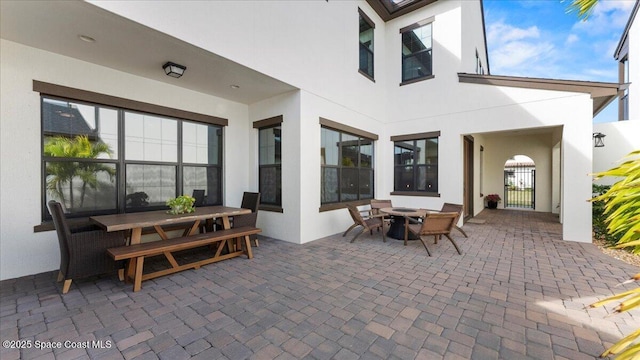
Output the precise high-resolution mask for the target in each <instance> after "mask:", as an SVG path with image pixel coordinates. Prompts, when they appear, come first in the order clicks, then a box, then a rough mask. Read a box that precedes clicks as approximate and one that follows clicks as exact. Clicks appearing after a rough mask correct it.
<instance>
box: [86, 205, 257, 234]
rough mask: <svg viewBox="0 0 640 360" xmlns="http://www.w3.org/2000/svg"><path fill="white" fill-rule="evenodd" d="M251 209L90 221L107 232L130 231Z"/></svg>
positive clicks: (118, 216) (162, 212)
mask: <svg viewBox="0 0 640 360" xmlns="http://www.w3.org/2000/svg"><path fill="white" fill-rule="evenodd" d="M250 213H251V210H250V209H243V208H235V207H229V206H201V207H197V208H196V211H194V212H192V213H190V214H176V215H172V214H168V213H167V210H157V211H146V212H137V213H128V214H112V215H100V216H92V217H90V220H91V221H93V222H94V223H96V224H98V225H100V226H102V227H103V228H104V229H105V230H106V231H119V230H129V229H133V228H144V227H150V226H156V225H160V226H162V225H171V224H179V223H184V222H188V221H196V220H206V219H214V218H221V217H225V216H233V215H242V214H250Z"/></svg>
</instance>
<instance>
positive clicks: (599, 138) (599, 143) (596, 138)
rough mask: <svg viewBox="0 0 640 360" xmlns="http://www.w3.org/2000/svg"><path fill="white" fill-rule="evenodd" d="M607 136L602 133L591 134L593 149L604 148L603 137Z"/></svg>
mask: <svg viewBox="0 0 640 360" xmlns="http://www.w3.org/2000/svg"><path fill="white" fill-rule="evenodd" d="M605 136H607V135H605V134H603V133H600V132H597V133H593V146H594V147H604V141H603V139H604V137H605Z"/></svg>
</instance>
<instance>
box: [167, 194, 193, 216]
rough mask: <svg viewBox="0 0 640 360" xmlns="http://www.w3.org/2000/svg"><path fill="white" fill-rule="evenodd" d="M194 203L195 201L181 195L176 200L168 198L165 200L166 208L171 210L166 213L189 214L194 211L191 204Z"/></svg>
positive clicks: (190, 197)
mask: <svg viewBox="0 0 640 360" xmlns="http://www.w3.org/2000/svg"><path fill="white" fill-rule="evenodd" d="M195 202H196V199H195V198H194V197H192V196H189V195H181V196H178V197H177V198H175V199H174V198H170V199H169V200H167V206H168V207H170V208H171V210H169V211H167V212H168V213H169V214H173V215H175V214H189V213H192V212H194V211H196V208H195V206H193V204H194V203H195Z"/></svg>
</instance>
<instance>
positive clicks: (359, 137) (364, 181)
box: [320, 119, 377, 204]
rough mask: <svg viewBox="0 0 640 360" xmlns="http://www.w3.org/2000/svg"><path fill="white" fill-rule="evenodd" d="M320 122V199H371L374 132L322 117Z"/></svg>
mask: <svg viewBox="0 0 640 360" xmlns="http://www.w3.org/2000/svg"><path fill="white" fill-rule="evenodd" d="M320 123H321V124H322V125H323V126H322V129H321V149H320V155H321V172H322V174H321V177H322V180H321V181H322V184H321V194H320V198H321V203H322V204H330V203H342V202H349V201H357V200H363V199H372V198H373V194H374V192H373V142H374V140H377V136H376V135H374V134H370V133H367V132H364V131H361V130H357V129H354V128H350V127H347V126H345V125H342V124H339V123H334V122H332V121H330V120H326V119H321V122H320ZM329 125H333V127H329Z"/></svg>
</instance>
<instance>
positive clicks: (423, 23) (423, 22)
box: [399, 16, 436, 86]
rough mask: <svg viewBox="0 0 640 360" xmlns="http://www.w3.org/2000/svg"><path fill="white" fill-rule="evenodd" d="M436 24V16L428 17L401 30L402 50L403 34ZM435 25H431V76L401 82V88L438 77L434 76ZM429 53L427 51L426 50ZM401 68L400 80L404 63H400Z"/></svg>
mask: <svg viewBox="0 0 640 360" xmlns="http://www.w3.org/2000/svg"><path fill="white" fill-rule="evenodd" d="M434 22H435V16H431V17H428V18H426V19H424V20H420V21H418V22H415V23H413V24H411V25H407V26H405V27H403V28H400V30H399V32H400V49H402V34H403V33H405V32H407V31H411V30H414V29H417V28H420V27H423V26H426V25H429V24H433V23H434ZM433 44H434V42H433V25H431V49H430V50H431V75H426V76H422V77H419V78H414V79H409V80H401V81H400V84H399V86H404V85H410V84H415V83H417V82H421V81H425V80H430V79H433V78H435V77H436V76H435V75H434V73H435V72H434V69H433ZM424 51H427V50H424ZM400 54H402V51H400ZM400 67H401V69H402V70H401V73H400V79H402V76H403V75H402V72H403V71H404V61H401V63H400Z"/></svg>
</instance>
